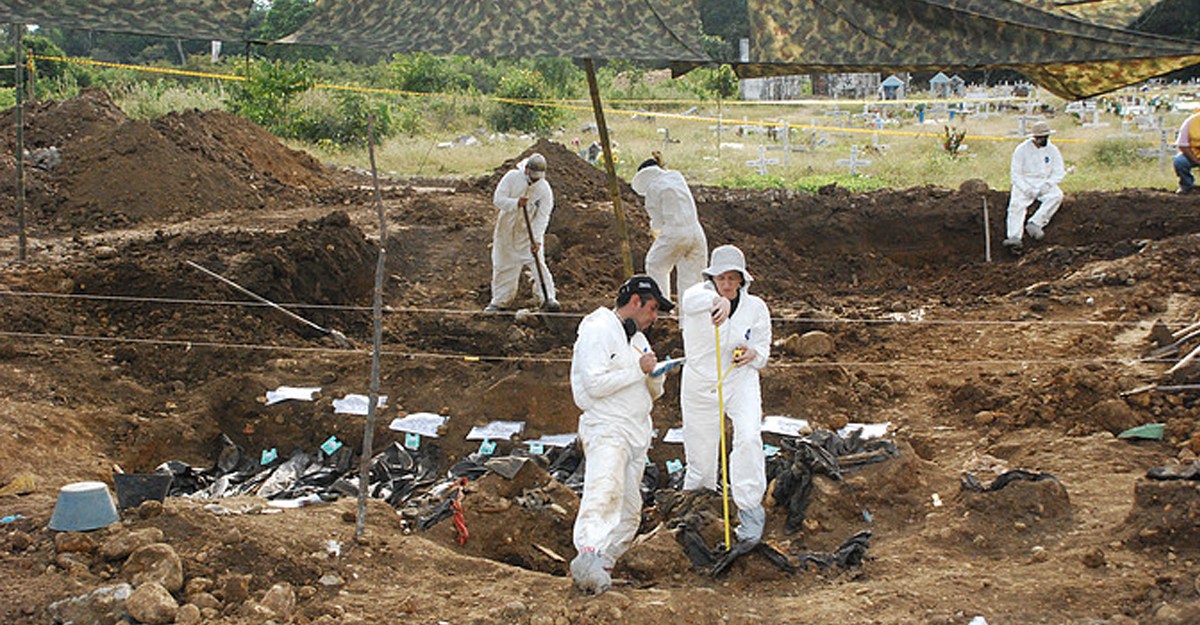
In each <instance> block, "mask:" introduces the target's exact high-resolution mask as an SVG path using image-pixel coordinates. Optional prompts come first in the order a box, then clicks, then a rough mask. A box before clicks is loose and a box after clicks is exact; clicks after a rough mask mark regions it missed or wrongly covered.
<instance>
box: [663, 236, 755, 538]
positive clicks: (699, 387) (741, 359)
mask: <svg viewBox="0 0 1200 625" xmlns="http://www.w3.org/2000/svg"><path fill="white" fill-rule="evenodd" d="M703 275H704V281H702V282H700V283H698V284H696V285H693V286H691V287H689V288H688V289H687V290H686V291H684V293H683V297H682V298H681V299H680V315H679V316H680V319H681V321H680V325H681V326H682V327H683V349H684V355H685V356H686V358H687V360H686V362H685V363H684V366H683V384H682V387H681V390H680V395H679V397H680V405H681V408H682V410H683V448H684V454H685V455H686V457H687V472H686V473H685V474H684V481H683V488H684V490H693V489H697V488H710V489H713V490H716V489H717V477H718V475H717V468H718V466H719V465H720V459H719V454H720V451H721V450H720V432H721V429H720V428H721V423H720V420H721V419H723V418H724V415H721V414H720V404H719V401H718V396H717V385H718V384H721V385H722V390H723V397H724V400H725V414H726V415H728V416H729V419H730V421H732V423H733V448H732V450H731V451H730V453H729V481H730V490H731V491H732V492H733V502H734V504H736V505H737V509H738V521H739V525H738V528H737V539H738V540H739V541H749V542H758V541H759V540H761V539H762V532H763V525H764V524H765V522H766V512H765V511H764V510H763V505H762V500H763V494H764V493H765V491H766V488H767V476H766V457H765V454H764V452H763V444H762V396H761V391H760V388H759V379H758V372H759V370H760V369H762V368H763V367H765V366H766V365H767V359H768V358H769V357H770V355H771V314H770V311H769V310H767V305H766V303H764V302H763V301H762V300H761V299H759V298H758V297H756V296H754V295H750V294H749V293H747V292H746V290H747V288H748V287H749V286H750V283H751V281H753V280H754V278H752V277H751V276H750V272H748V271H746V258H745V256H744V255H743V254H742V251H741V250H739V249H738V248H736V247H734V246H732V245H722V246H720V247H718V248H716V249H714V250H713V251H712V261H711V262H710V263H709V266H708V268H707V269H705V270H704V271H703ZM714 327H715V328H717V331H719V332H720V346H721V350H720V353H718V352H717V337H716V335H715V332H714V330H713V328H714ZM718 359H720V361H721V365H720V368H721V375H722V376H724V381H723V382H722V381H721V379H720V378H718V375H717V360H718ZM718 492H719V491H718Z"/></svg>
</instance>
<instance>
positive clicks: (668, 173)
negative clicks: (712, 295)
mask: <svg viewBox="0 0 1200 625" xmlns="http://www.w3.org/2000/svg"><path fill="white" fill-rule="evenodd" d="M630 186H632V187H633V190H634V191H636V192H637V193H638V195H641V196H642V197H644V198H646V212H647V213H649V214H650V230H651V231H652V232H653V233H654V243H653V244H651V245H650V250H649V251H647V252H646V273H647V274H649V276H650V277H651V278H654V281H655V282H657V283H658V286H659V288H660V289H662V291H663V295H665V296H666V297H667V299H670V298H671V282H670V278H671V270H672V269H675V280H676V283H675V284H676V290H675V293H683V292H684V290H686V289H687V288H688V287H689V286H692V285H693V284H696V283H697V282H699V281H700V280H701V279H703V276H702V275H701V272H702V271H704V263H705V259H706V258H708V240H707V239H706V238H705V237H704V228H702V227H701V226H700V219H699V217H697V216H696V201H695V200H694V199H692V191H691V189H689V188H688V185H687V181H686V180H684V179H683V174H680V173H679V172H677V171H673V170H666V169H663V168H661V167H658V166H656V165H651V166H649V167H645V168H642V169H641V170H639V171H638V173H636V174H634V176H633V180H632V181H631V182H630Z"/></svg>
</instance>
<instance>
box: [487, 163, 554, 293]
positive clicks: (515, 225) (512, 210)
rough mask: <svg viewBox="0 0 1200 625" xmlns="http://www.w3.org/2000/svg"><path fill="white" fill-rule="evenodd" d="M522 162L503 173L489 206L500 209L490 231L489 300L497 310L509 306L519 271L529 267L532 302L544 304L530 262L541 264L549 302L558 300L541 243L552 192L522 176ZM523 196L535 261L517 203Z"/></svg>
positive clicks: (550, 210) (544, 234)
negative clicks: (536, 251)
mask: <svg viewBox="0 0 1200 625" xmlns="http://www.w3.org/2000/svg"><path fill="white" fill-rule="evenodd" d="M525 163H526V161H521V162H519V163H517V166H516V168H515V169H513V170H512V171H509V172H508V173H506V174H504V177H503V178H501V179H500V184H498V185H496V192H495V193H494V194H492V203H493V204H495V205H496V208H497V209H499V211H500V212H499V213H497V214H496V229H495V230H494V231H493V232H492V301H491V305H492V306H495V307H497V308H505V307H507V306H509V305H510V304H511V303H512V301H513V298H514V297H515V296H516V294H517V285H518V284H519V283H520V280H521V270H522V269H525V268H528V269H529V272H530V274H531V275H532V277H533V299H534V300H535V301H537V303H538V305H541V304H543V303H544V301H543V299H542V287H541V283H540V282H539V280H538V271H537V268H535V267H534V265H533V263H534V262H537V263H538V264H539V265H541V271H542V273H541V275H542V276H543V277H544V278H545V279H546V293H547V294H548V295H549V298H550V301H552V302H553V301H557V300H558V298H557V294H556V293H555V291H554V277H553V276H551V275H550V269H549V268H548V267H546V246H545V245H544V240H545V236H546V227H547V226H548V225H550V213H551V212H552V211H553V210H554V191H553V190H551V188H550V183H549V182H546V180H545V179H544V178H543V179H542V180H538V181H537V182H535V183H533V184H530V183H529V177H528V176H527V175H526V174H525ZM526 193H528V194H529V201H528V202H527V203H526V204H525V209H526V210H527V211H528V212H529V224H530V226H531V228H532V230H533V238H534V241H535V242H536V243H537V244H538V246H539V247H538V253H537V259H536V260H535V259H534V257H533V254H532V253H531V252H530V251H529V247H530V245H529V233H528V232H527V230H526V228H525V217H524V215H522V214H521V207H520V206H518V205H517V201H518V200H520V199H521V197H522V196H524V195H525V194H526Z"/></svg>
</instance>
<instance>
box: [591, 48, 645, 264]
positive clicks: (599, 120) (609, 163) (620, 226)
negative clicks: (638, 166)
mask: <svg viewBox="0 0 1200 625" xmlns="http://www.w3.org/2000/svg"><path fill="white" fill-rule="evenodd" d="M583 69H584V70H585V71H586V72H587V81H588V91H590V92H591V95H592V113H593V114H594V115H595V116H596V127H597V128H598V129H599V130H600V147H602V148H604V170H605V172H606V173H607V174H608V193H609V195H611V196H612V202H613V213H615V214H616V216H617V236H618V237H619V238H620V239H621V262H622V264H623V265H624V268H625V277H626V278H629V277H631V276H633V251H632V250H631V249H630V246H629V231H628V229H627V228H626V227H625V210H624V209H623V208H621V191H620V189H619V188H618V187H617V169H616V166H615V165H614V161H613V155H612V144H611V143H609V141H608V124H606V123H604V109H603V108H601V106H600V88H599V87H598V86H597V85H596V68H595V66H594V65H593V64H592V60H591V59H584V60H583Z"/></svg>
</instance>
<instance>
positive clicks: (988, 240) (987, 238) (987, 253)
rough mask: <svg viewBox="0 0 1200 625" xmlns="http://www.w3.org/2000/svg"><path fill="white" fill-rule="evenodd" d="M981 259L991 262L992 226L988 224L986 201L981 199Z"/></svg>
mask: <svg viewBox="0 0 1200 625" xmlns="http://www.w3.org/2000/svg"><path fill="white" fill-rule="evenodd" d="M983 258H984V260H986V261H987V262H989V263H990V262H992V225H991V223H989V222H988V201H987V198H986V197H984V198H983Z"/></svg>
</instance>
